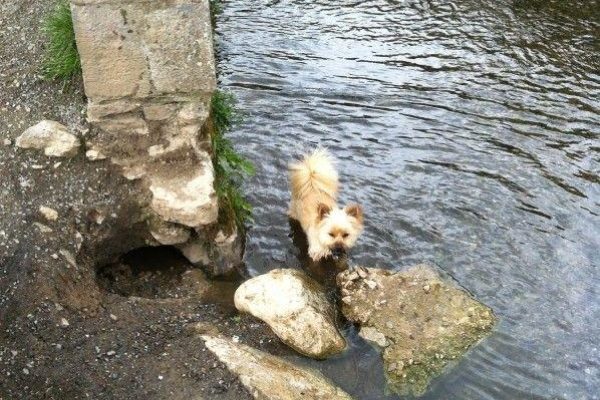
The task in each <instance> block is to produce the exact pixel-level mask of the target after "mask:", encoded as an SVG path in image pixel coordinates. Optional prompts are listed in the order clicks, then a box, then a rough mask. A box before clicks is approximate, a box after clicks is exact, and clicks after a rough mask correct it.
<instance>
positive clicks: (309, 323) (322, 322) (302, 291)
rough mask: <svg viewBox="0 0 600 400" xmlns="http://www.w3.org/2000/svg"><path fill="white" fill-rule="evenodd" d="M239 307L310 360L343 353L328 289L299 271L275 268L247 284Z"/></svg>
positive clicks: (237, 296) (238, 298) (238, 295)
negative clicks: (328, 298) (310, 358)
mask: <svg viewBox="0 0 600 400" xmlns="http://www.w3.org/2000/svg"><path fill="white" fill-rule="evenodd" d="M234 300H235V306H236V308H237V309H238V310H240V311H242V312H247V313H250V314H252V315H253V316H255V317H257V318H259V319H261V320H263V321H264V322H266V323H267V324H268V325H269V326H270V327H271V329H272V330H273V332H275V334H276V335H277V336H278V337H279V338H280V339H281V340H282V341H283V342H284V343H286V344H287V345H289V346H290V347H292V348H293V349H295V350H296V351H298V352H299V353H302V354H304V355H306V356H309V357H314V358H319V359H322V358H326V357H328V356H331V355H333V354H337V353H340V352H341V351H343V350H344V349H345V347H346V341H345V340H344V338H343V337H342V335H340V333H339V331H338V330H337V327H336V325H335V311H334V309H333V307H332V305H331V304H330V303H329V302H328V301H327V298H326V297H325V292H324V289H323V288H322V287H321V285H319V284H318V283H317V282H315V281H314V280H312V279H311V278H309V277H308V276H306V275H305V274H304V273H302V272H301V271H299V270H294V269H275V270H273V271H271V272H269V273H267V274H264V275H260V276H257V277H256V278H252V279H250V280H248V281H246V282H244V283H243V284H242V285H241V286H240V287H239V288H238V289H237V291H236V292H235V297H234Z"/></svg>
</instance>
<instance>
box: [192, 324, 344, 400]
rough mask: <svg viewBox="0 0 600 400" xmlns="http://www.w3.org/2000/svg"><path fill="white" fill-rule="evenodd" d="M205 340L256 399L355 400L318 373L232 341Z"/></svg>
mask: <svg viewBox="0 0 600 400" xmlns="http://www.w3.org/2000/svg"><path fill="white" fill-rule="evenodd" d="M202 339H204V342H205V344H206V347H207V348H208V349H209V350H210V351H211V352H213V353H214V354H215V355H216V356H217V358H219V360H220V361H221V362H223V363H225V365H227V368H229V370H230V371H231V372H233V373H235V374H237V375H239V378H240V381H241V382H242V384H243V385H244V386H246V388H247V389H248V390H249V391H250V392H251V393H252V395H253V396H254V398H255V399H271V400H294V399H314V400H321V399H322V400H337V399H340V400H341V399H345V400H351V399H352V398H351V397H350V396H349V395H348V394H347V393H346V392H344V391H343V390H342V389H340V388H338V387H336V386H334V385H333V384H332V383H331V382H330V381H329V380H328V379H327V378H325V377H324V376H323V375H321V373H320V372H318V371H314V370H312V369H309V368H306V367H301V366H296V365H294V364H292V363H290V362H289V361H286V360H284V359H282V358H279V357H275V356H273V355H270V354H267V353H264V352H262V351H260V350H256V349H254V348H252V347H248V346H246V345H243V344H240V343H235V342H234V341H232V340H229V339H224V338H221V337H216V336H210V335H202Z"/></svg>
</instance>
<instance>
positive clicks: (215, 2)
mask: <svg viewBox="0 0 600 400" xmlns="http://www.w3.org/2000/svg"><path fill="white" fill-rule="evenodd" d="M209 3H210V18H211V21H212V24H213V26H214V25H215V24H216V22H217V21H216V19H217V15H219V14H221V13H222V12H223V5H222V4H221V1H220V0H210V2H209Z"/></svg>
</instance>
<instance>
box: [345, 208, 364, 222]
mask: <svg viewBox="0 0 600 400" xmlns="http://www.w3.org/2000/svg"><path fill="white" fill-rule="evenodd" d="M344 211H345V212H346V214H348V215H349V216H351V217H354V218H356V220H357V221H358V222H360V223H361V224H362V222H363V209H362V207H361V206H359V205H358V204H349V205H347V206H346V207H344Z"/></svg>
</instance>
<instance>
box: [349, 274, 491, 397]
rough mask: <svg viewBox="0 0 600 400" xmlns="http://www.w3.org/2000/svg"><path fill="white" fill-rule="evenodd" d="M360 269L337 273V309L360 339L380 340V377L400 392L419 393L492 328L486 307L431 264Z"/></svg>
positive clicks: (489, 313) (402, 393)
mask: <svg viewBox="0 0 600 400" xmlns="http://www.w3.org/2000/svg"><path fill="white" fill-rule="evenodd" d="M364 271H366V273H361V276H363V278H361V279H356V277H355V274H354V273H353V272H350V271H344V272H342V273H340V274H339V275H338V277H337V283H338V286H339V287H340V288H343V289H344V290H346V291H348V292H349V293H350V295H348V296H346V297H344V299H343V301H342V313H343V314H344V315H345V316H346V318H347V319H348V320H350V321H352V322H355V323H358V324H359V325H360V326H361V328H360V333H359V334H360V335H361V336H363V337H364V338H365V339H366V340H369V341H371V342H374V343H376V344H377V345H378V346H380V347H384V346H382V345H383V344H384V340H385V345H386V346H385V348H384V349H383V353H382V356H383V361H384V370H385V371H386V377H387V379H388V383H389V385H390V388H391V389H392V390H393V391H395V392H397V393H399V394H401V395H409V394H410V395H416V396H419V395H422V394H423V393H424V392H425V391H426V389H427V386H428V384H429V382H430V380H431V379H432V378H434V377H436V376H438V375H439V374H441V373H442V371H443V370H444V368H446V367H447V365H448V363H449V362H450V361H451V360H453V359H456V358H460V357H461V356H462V355H464V354H465V352H466V351H467V349H469V348H470V347H471V346H473V345H475V344H476V343H477V342H479V341H480V340H481V339H483V338H484V337H486V336H488V335H489V334H490V332H491V330H492V328H493V327H494V324H495V322H496V318H495V316H494V314H493V312H492V310H490V309H489V308H488V307H486V306H485V305H483V304H481V303H479V302H477V301H476V300H475V299H473V298H472V297H471V296H470V295H469V294H468V293H467V292H466V291H464V290H462V289H461V288H459V287H457V286H456V285H455V284H454V283H452V282H446V281H445V280H443V279H442V278H441V277H440V276H439V275H438V274H437V273H436V272H435V271H434V270H433V269H432V268H431V267H428V266H426V265H417V266H414V267H411V268H409V269H407V270H405V271H402V272H398V273H394V272H391V271H388V270H382V269H376V268H366V269H364ZM371 282H372V283H375V285H373V284H372V283H371ZM373 286H375V287H373Z"/></svg>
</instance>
